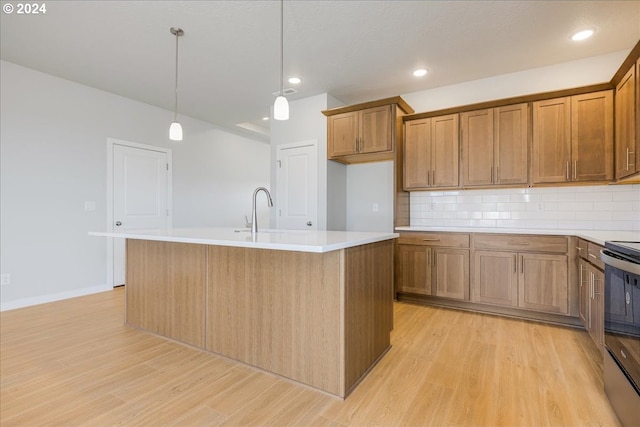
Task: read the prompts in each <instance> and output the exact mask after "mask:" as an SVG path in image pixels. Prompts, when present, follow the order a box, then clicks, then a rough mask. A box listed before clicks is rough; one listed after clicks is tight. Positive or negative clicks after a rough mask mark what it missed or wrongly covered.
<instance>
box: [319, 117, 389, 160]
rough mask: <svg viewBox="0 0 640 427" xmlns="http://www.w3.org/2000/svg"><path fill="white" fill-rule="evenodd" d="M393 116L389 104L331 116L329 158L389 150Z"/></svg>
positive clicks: (329, 123)
mask: <svg viewBox="0 0 640 427" xmlns="http://www.w3.org/2000/svg"><path fill="white" fill-rule="evenodd" d="M392 119H393V117H392V116H391V106H390V105H383V106H382V107H374V108H367V109H365V110H360V111H352V112H349V113H342V114H337V115H335V116H330V117H329V118H328V119H327V120H328V122H327V123H328V126H329V127H328V135H329V141H330V144H329V157H336V156H349V155H353V154H358V153H378V152H381V151H390V150H391V149H392V144H391V140H392V135H391V130H392V128H393V126H392V123H393V120H392Z"/></svg>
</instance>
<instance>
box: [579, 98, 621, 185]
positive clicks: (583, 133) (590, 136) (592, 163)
mask: <svg viewBox="0 0 640 427" xmlns="http://www.w3.org/2000/svg"><path fill="white" fill-rule="evenodd" d="M571 160H572V162H573V163H572V165H571V169H572V173H571V175H572V180H573V181H611V180H612V179H613V93H611V91H604V92H596V93H587V94H584V95H576V96H572V97H571Z"/></svg>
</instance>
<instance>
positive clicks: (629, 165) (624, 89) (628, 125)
mask: <svg viewBox="0 0 640 427" xmlns="http://www.w3.org/2000/svg"><path fill="white" fill-rule="evenodd" d="M636 79H637V76H636V69H635V66H634V67H631V69H630V70H629V72H628V73H627V74H625V76H624V77H623V78H622V80H621V81H620V83H618V86H616V114H615V116H616V147H615V151H616V155H615V158H616V178H617V179H619V178H624V177H625V176H628V175H631V174H633V173H635V172H636V171H637V169H636V162H637V160H638V159H637V156H636V121H637V120H638V115H637V112H636V105H635V103H636V93H635V91H636Z"/></svg>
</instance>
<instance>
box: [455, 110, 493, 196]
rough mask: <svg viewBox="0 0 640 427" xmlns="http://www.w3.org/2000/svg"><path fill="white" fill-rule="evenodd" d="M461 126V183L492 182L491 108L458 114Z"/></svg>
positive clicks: (483, 183)
mask: <svg viewBox="0 0 640 427" xmlns="http://www.w3.org/2000/svg"><path fill="white" fill-rule="evenodd" d="M460 121H461V124H460V126H461V128H462V162H461V168H462V185H463V186H464V187H473V186H486V185H490V184H493V183H494V182H495V181H494V173H495V170H494V165H493V157H494V156H493V136H494V132H493V109H488V110H479V111H470V112H467V113H462V114H460Z"/></svg>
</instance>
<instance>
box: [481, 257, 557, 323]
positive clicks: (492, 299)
mask: <svg viewBox="0 0 640 427" xmlns="http://www.w3.org/2000/svg"><path fill="white" fill-rule="evenodd" d="M473 291H474V292H473V296H472V301H474V302H480V303H485V304H494V305H501V306H506V307H517V308H524V309H527V310H535V311H541V312H547V313H558V314H568V313H569V295H568V271H567V257H566V255H555V254H534V253H518V252H499V251H476V252H475V255H474V281H473Z"/></svg>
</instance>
